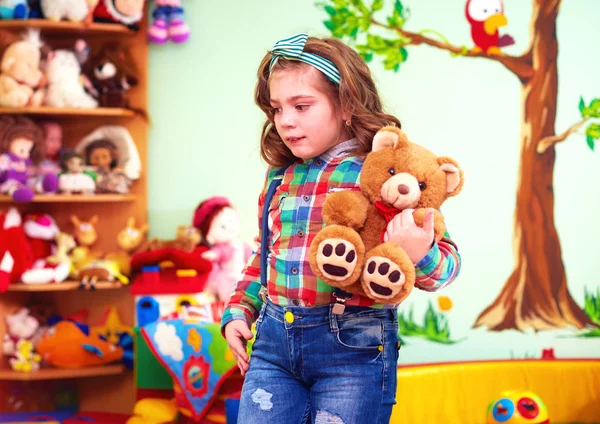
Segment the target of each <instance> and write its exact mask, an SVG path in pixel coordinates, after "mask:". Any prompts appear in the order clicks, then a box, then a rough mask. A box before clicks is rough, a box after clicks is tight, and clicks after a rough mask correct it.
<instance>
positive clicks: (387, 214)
mask: <svg viewBox="0 0 600 424" xmlns="http://www.w3.org/2000/svg"><path fill="white" fill-rule="evenodd" d="M373 205H374V206H375V207H376V208H377V210H378V211H379V214H380V215H381V216H383V217H384V218H385V222H386V223H389V222H390V221H391V220H392V219H393V218H394V217H395V216H396V215H398V214H399V213H400V212H402V211H401V210H400V209H396V208H395V207H393V206H390V205H388V204H387V203H385V202H382V201H381V200H378V201H376V202H375V203H373ZM386 230H387V225H386V226H385V227H384V228H383V231H381V241H384V236H385V231H386Z"/></svg>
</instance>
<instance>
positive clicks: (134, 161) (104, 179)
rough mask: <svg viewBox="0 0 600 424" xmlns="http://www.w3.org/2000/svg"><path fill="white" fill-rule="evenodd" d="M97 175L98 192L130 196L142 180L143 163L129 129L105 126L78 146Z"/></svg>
mask: <svg viewBox="0 0 600 424" xmlns="http://www.w3.org/2000/svg"><path fill="white" fill-rule="evenodd" d="M75 151H76V152H78V153H80V154H81V155H82V156H83V157H84V158H85V163H86V167H87V169H89V170H91V171H93V172H94V174H95V176H96V192H97V193H120V194H126V193H129V191H130V187H131V184H132V182H133V181H135V180H137V179H139V178H140V175H141V172H142V161H141V159H140V154H139V152H138V149H137V147H136V145H135V141H134V140H133V137H132V136H131V134H130V133H129V131H128V130H127V128H125V127H123V126H119V125H104V126H101V127H98V128H96V129H95V130H94V131H92V132H91V133H90V134H88V135H86V136H85V137H84V138H83V139H82V140H81V141H80V142H79V143H78V144H77V146H76V147H75Z"/></svg>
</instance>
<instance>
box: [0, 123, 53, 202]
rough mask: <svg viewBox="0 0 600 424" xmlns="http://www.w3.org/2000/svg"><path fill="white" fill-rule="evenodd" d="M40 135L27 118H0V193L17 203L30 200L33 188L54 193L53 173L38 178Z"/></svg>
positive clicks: (41, 138)
mask: <svg viewBox="0 0 600 424" xmlns="http://www.w3.org/2000/svg"><path fill="white" fill-rule="evenodd" d="M43 147H44V146H43V134H42V131H41V129H40V128H39V127H38V126H37V125H36V124H35V122H33V121H32V120H31V119H29V118H27V117H25V116H20V115H6V116H0V193H7V194H9V195H10V196H12V198H13V200H14V201H15V202H17V203H27V202H30V201H31V200H32V199H33V196H34V195H35V189H38V190H39V191H41V192H46V193H54V192H56V190H57V189H58V179H57V176H56V175H55V174H51V173H47V174H44V175H38V173H37V170H36V165H37V163H39V162H40V159H41V158H42V157H43Z"/></svg>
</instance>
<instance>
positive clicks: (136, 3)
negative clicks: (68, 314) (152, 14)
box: [94, 0, 144, 31]
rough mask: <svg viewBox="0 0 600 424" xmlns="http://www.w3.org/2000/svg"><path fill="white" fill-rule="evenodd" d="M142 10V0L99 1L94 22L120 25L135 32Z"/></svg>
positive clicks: (137, 28)
mask: <svg viewBox="0 0 600 424" xmlns="http://www.w3.org/2000/svg"><path fill="white" fill-rule="evenodd" d="M143 8H144V0H100V1H99V2H98V5H97V6H96V8H95V10H94V21H95V22H105V23H113V22H114V23H120V24H123V25H125V26H127V27H128V28H130V29H132V30H135V31H137V30H139V26H138V22H140V21H141V20H142V17H143V15H144V13H143Z"/></svg>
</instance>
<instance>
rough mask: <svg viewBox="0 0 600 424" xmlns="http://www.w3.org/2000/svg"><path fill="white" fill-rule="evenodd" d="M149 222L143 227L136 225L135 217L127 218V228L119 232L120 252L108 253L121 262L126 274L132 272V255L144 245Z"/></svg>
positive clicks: (121, 268)
mask: <svg viewBox="0 0 600 424" xmlns="http://www.w3.org/2000/svg"><path fill="white" fill-rule="evenodd" d="M149 228H150V227H149V226H148V224H143V225H142V226H141V227H136V226H135V218H134V217H130V218H129V219H128V220H127V224H126V225H125V228H123V229H122V230H121V231H119V233H118V234H117V246H118V247H119V249H120V250H119V251H118V252H111V253H108V254H107V255H106V258H107V259H112V260H114V261H116V262H117V263H118V264H119V269H120V270H121V272H122V273H123V274H125V275H129V274H130V273H131V264H130V261H131V255H132V254H133V252H135V251H136V250H138V249H141V248H142V246H143V245H144V238H145V236H146V233H147V232H148V229H149Z"/></svg>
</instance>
